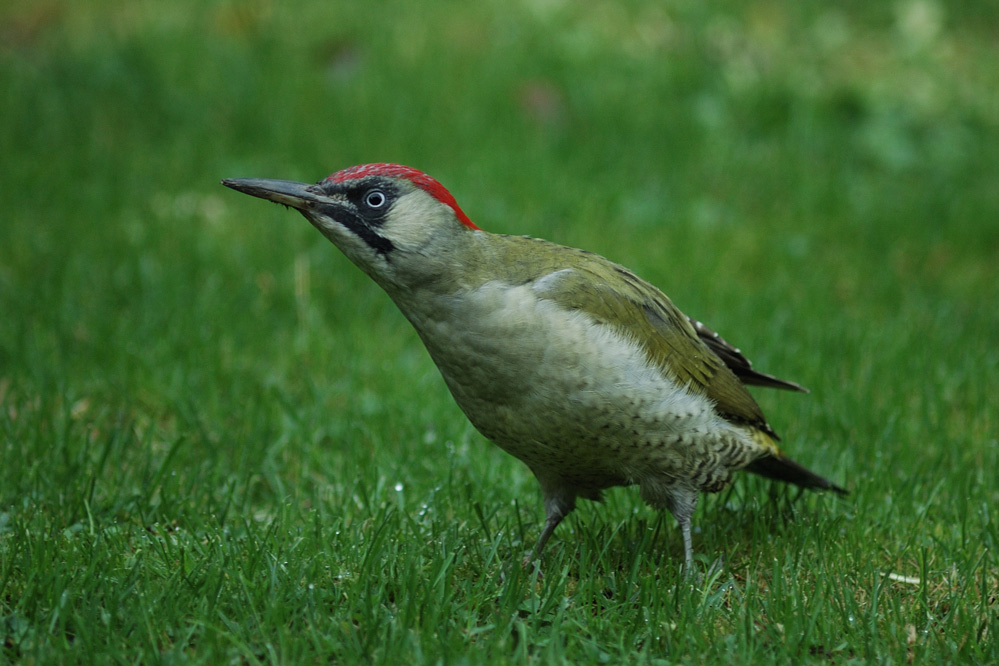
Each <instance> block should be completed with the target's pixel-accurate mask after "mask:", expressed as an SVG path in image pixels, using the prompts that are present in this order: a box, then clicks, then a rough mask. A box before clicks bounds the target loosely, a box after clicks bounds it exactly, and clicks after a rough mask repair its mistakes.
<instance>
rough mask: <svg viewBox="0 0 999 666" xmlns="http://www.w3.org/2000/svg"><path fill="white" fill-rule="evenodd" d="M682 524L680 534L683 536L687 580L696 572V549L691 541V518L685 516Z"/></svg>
mask: <svg viewBox="0 0 999 666" xmlns="http://www.w3.org/2000/svg"><path fill="white" fill-rule="evenodd" d="M677 521H678V522H679V523H680V533H681V534H683V575H684V576H686V577H687V578H690V576H691V575H692V574H693V572H694V547H693V545H692V544H691V540H690V516H685V517H684V518H683V519H682V520H681V519H680V518H679V517H678V518H677Z"/></svg>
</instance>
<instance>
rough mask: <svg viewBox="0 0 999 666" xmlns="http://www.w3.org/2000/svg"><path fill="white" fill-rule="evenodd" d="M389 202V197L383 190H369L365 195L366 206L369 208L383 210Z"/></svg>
mask: <svg viewBox="0 0 999 666" xmlns="http://www.w3.org/2000/svg"><path fill="white" fill-rule="evenodd" d="M387 201H388V197H387V196H385V193H384V192H382V191H381V190H369V191H368V193H367V194H365V195H364V204H365V205H366V206H367V207H368V208H381V207H382V206H384V205H385V203H386V202H387Z"/></svg>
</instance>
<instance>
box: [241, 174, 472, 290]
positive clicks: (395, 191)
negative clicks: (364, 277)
mask: <svg viewBox="0 0 999 666" xmlns="http://www.w3.org/2000/svg"><path fill="white" fill-rule="evenodd" d="M222 184H223V185H225V186H226V187H230V188H232V189H234V190H237V191H239V192H243V193H244V194H249V195H251V196H255V197H260V198H261V199H267V200H269V201H273V202H275V203H280V204H284V205H286V206H290V207H292V208H295V209H296V210H298V211H299V212H300V213H302V215H304V216H305V217H306V218H307V219H308V220H309V222H311V223H312V225H313V226H314V227H316V229H318V230H319V231H320V232H322V234H323V235H324V236H326V238H328V239H329V240H330V241H331V242H332V243H333V244H334V245H336V246H337V247H338V248H340V250H341V251H342V252H343V253H344V254H345V255H347V257H348V258H349V259H350V260H351V261H353V262H354V263H355V264H357V265H358V266H359V267H360V268H361V269H362V270H364V271H365V272H366V273H368V274H369V275H370V276H371V277H372V278H374V279H375V281H376V282H378V283H379V284H382V286H383V287H386V288H389V287H390V285H391V284H393V283H396V282H401V281H406V280H407V279H409V280H412V279H413V276H412V273H413V271H414V270H415V271H417V272H425V271H427V270H432V268H433V264H434V263H435V261H434V259H435V257H438V256H439V255H440V254H441V253H442V252H443V253H445V254H446V253H447V249H448V248H449V247H453V245H454V244H455V242H456V241H457V240H459V239H460V238H461V236H462V235H465V234H468V233H470V232H472V231H473V230H478V227H476V226H475V225H474V224H472V221H471V220H469V219H468V216H466V215H465V213H464V212H462V210H461V208H459V207H458V202H457V201H455V199H454V197H453V196H451V193H450V192H448V191H447V190H446V189H445V188H444V186H443V185H441V184H440V183H439V182H437V181H436V180H434V179H433V178H431V177H430V176H428V175H427V174H425V173H423V172H422V171H418V170H416V169H413V168H411V167H407V166H402V165H399V164H364V165H361V166H355V167H351V168H349V169H344V170H343V171H338V172H336V173H334V174H332V175H330V176H328V177H327V178H324V179H323V180H321V181H319V182H318V183H316V184H315V185H309V184H306V183H296V182H293V181H287V180H269V179H264V178H227V179H225V180H223V181H222ZM407 276H408V277H407Z"/></svg>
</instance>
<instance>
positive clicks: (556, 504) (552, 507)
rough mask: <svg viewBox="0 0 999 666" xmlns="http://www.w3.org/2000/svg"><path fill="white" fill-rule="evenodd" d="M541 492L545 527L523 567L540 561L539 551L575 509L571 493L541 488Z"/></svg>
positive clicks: (574, 497) (574, 498) (574, 501)
mask: <svg viewBox="0 0 999 666" xmlns="http://www.w3.org/2000/svg"><path fill="white" fill-rule="evenodd" d="M542 492H543V493H544V498H545V526H544V528H543V529H542V530H541V536H540V537H538V543H537V544H536V545H535V546H534V552H533V553H532V554H529V555H528V556H527V557H525V558H524V566H529V565H530V564H531V562H533V561H534V560H539V559H541V551H542V550H544V548H545V544H546V543H548V539H550V538H551V536H552V534H553V533H554V532H555V528H556V527H558V525H559V523H561V522H562V519H563V518H565V517H566V516H568V515H569V514H570V513H571V512H572V510H573V509H575V508H576V496H575V495H574V494H572V493H567V492H564V491H561V490H553V489H549V488H545V487H542Z"/></svg>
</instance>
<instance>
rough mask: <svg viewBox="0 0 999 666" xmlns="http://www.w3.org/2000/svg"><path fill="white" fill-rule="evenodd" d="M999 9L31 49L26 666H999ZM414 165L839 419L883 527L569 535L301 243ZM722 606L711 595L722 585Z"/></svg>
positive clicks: (537, 21) (837, 456)
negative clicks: (729, 345) (648, 298)
mask: <svg viewBox="0 0 999 666" xmlns="http://www.w3.org/2000/svg"><path fill="white" fill-rule="evenodd" d="M997 29H999V14H997V12H996V10H995V9H994V7H993V3H988V2H984V1H983V2H971V3H963V4H961V5H960V6H949V5H947V6H945V5H944V4H943V3H937V2H933V1H932V0H915V1H912V0H910V1H906V2H899V3H856V2H853V3H844V4H840V5H839V6H837V7H818V6H812V5H809V4H807V3H806V4H801V3H769V2H766V3H765V2H750V3H736V2H721V3H710V4H704V3H682V2H670V3H660V2H639V1H637V0H636V1H629V2H594V3H583V4H579V5H574V4H571V3H544V2H533V1H528V0H525V1H524V2H521V3H515V4H510V3H500V2H485V3H480V4H478V5H475V7H474V8H472V6H471V5H468V4H467V3H457V2H449V1H447V0H440V1H438V2H434V3H416V4H411V3H401V2H384V3H380V4H378V5H376V6H371V5H370V4H366V3H333V4H331V3H323V2H305V1H302V2H297V3H285V4H284V5H280V6H279V5H278V4H276V3H269V2H265V1H263V0H254V1H251V2H239V3H237V2H227V1H223V2H212V3H194V2H190V1H189V0H188V1H181V2H175V3H168V4H164V3H160V4H155V3H144V2H131V3H121V2H111V1H109V0H95V1H94V2H89V3H71V2H67V1H65V0H46V1H45V2H36V1H34V0H33V1H32V2H27V1H22V0H16V1H15V2H9V3H6V4H4V6H3V8H2V9H0V93H2V94H0V117H2V118H3V120H2V122H0V155H2V165H3V166H2V168H0V211H2V213H0V432H2V440H0V447H2V448H0V636H2V648H0V663H60V662H64V663H74V662H76V663H223V662H228V663H289V664H300V663H316V662H323V661H325V662H335V663H392V664H395V663H484V662H489V663H553V662H559V661H565V662H572V663H580V662H604V661H612V662H618V661H627V662H628V663H697V664H703V663H756V662H759V661H761V660H774V661H778V660H784V661H787V660H793V661H794V662H795V663H816V664H829V663H835V664H842V663H851V662H870V661H875V662H880V663H888V662H891V663H913V664H924V663H958V662H960V663H981V664H985V663H995V662H996V661H997V660H999V640H997V634H999V602H997V595H999V556H997V552H999V520H997V509H996V507H997V506H999V484H997V482H996V478H997V476H996V470H997V469H999V442H997V430H999V429H997V417H996V413H997V412H996V404H995V396H996V394H997V389H999V351H997V347H996V337H995V335H996V330H997V329H999V306H997V305H996V304H997V303H999V279H997V278H999V273H997V269H996V256H997V250H999V189H997V188H996V183H997V182H999V161H997V160H996V155H997V154H999V73H997V70H996V68H995V67H994V65H993V63H994V62H996V58H997V56H999V53H997V47H996V41H995V38H994V37H995V34H996V31H997ZM383 160H391V161H399V162H403V163H409V164H413V165H415V166H418V167H420V168H423V169H425V170H426V171H428V172H430V173H432V174H433V175H435V176H437V177H438V178H439V179H441V180H442V181H443V182H444V183H445V184H446V185H447V186H448V187H449V189H451V191H452V192H453V193H454V194H455V195H456V196H457V198H458V200H459V201H460V202H461V203H462V205H463V207H464V209H465V211H466V212H467V213H468V214H469V215H470V216H471V217H472V219H473V220H475V221H476V222H477V223H478V224H479V225H480V226H482V227H484V228H488V229H491V230H495V231H501V232H507V233H528V234H532V235H536V236H542V237H546V238H549V239H551V240H554V241H557V242H562V243H566V244H570V245H575V246H578V247H585V248H587V249H591V250H594V251H598V252H600V253H601V254H605V255H607V256H609V257H611V258H613V259H615V260H617V261H620V262H622V263H624V264H626V265H628V266H630V267H632V268H634V269H635V270H637V271H638V272H639V273H640V274H641V275H643V276H645V277H647V278H648V279H650V280H651V281H653V282H654V283H656V284H658V285H659V286H661V287H663V288H664V289H665V290H666V291H667V292H668V293H669V294H670V295H671V296H672V297H673V298H674V300H675V301H676V302H677V303H678V304H679V305H680V306H681V307H682V308H683V309H684V310H685V311H686V312H688V313H690V314H692V315H694V316H696V317H698V318H700V319H703V320H704V321H706V322H708V323H709V324H710V325H711V326H712V327H714V328H716V329H718V330H720V331H721V332H722V333H723V334H724V335H725V336H726V337H728V338H729V339H731V340H733V341H734V342H735V343H737V344H738V345H740V346H741V347H742V348H743V349H745V350H747V352H748V353H749V355H750V356H751V357H752V358H753V359H754V361H755V362H756V365H757V366H758V367H760V368H763V369H765V370H768V371H772V372H776V373H778V374H779V375H782V376H787V377H789V378H791V379H794V380H797V381H800V382H802V383H804V384H805V385H807V386H809V387H810V388H811V389H812V393H811V394H810V395H809V396H797V395H789V394H774V393H772V392H771V393H767V392H762V391H761V392H758V393H757V395H758V397H759V399H760V401H761V404H762V405H763V407H764V409H765V410H766V412H767V413H768V415H769V417H770V420H771V421H772V423H773V424H774V426H775V427H776V428H777V430H778V431H779V432H780V433H781V434H782V435H783V437H784V443H785V445H786V448H787V449H788V451H789V452H790V453H791V454H792V455H793V456H794V457H795V458H797V459H798V460H800V461H801V462H803V463H805V464H806V465H808V466H809V467H811V468H813V469H815V470H816V471H818V472H820V473H823V474H825V475H827V476H829V477H830V478H832V479H834V480H836V481H838V482H842V483H845V484H846V485H847V486H848V487H849V488H850V490H851V495H850V496H849V497H848V498H847V499H845V500H839V499H837V498H834V497H830V496H821V495H815V494H805V495H800V496H799V493H797V492H796V491H794V490H792V489H788V488H781V487H775V486H773V485H771V484H769V483H767V482H765V481H763V480H761V479H756V478H750V477H748V476H745V477H742V478H740V479H739V480H738V481H737V483H736V484H735V485H734V486H733V488H732V489H730V490H728V491H726V492H725V493H722V494H720V495H716V496H709V497H705V498H704V499H703V501H702V503H701V507H700V508H699V510H698V512H697V514H696V515H695V524H696V528H697V531H696V532H695V535H694V544H695V550H696V553H697V556H698V558H699V561H700V563H701V565H702V566H703V567H704V568H705V569H706V570H707V571H709V573H708V574H707V575H706V577H705V579H704V580H703V582H702V584H700V585H697V586H691V585H688V584H685V583H684V582H683V580H682V578H681V576H680V574H679V567H678V557H680V556H681V553H682V546H681V543H680V538H679V534H678V533H677V530H676V529H675V525H674V523H673V521H672V520H671V519H669V518H668V517H667V518H663V517H660V516H657V515H656V514H655V513H653V512H652V511H650V510H648V509H647V508H645V507H644V506H643V505H642V503H641V501H640V499H639V498H638V494H637V492H635V491H634V490H629V489H619V490H615V491H614V492H612V493H610V495H609V498H608V501H607V503H606V504H605V505H603V506H595V505H591V504H586V505H584V506H582V507H581V508H580V509H579V510H578V511H577V512H576V513H575V514H574V515H573V516H572V517H571V518H570V519H568V520H567V521H566V523H565V524H564V525H563V526H562V527H561V528H560V529H559V531H558V532H557V533H556V536H555V538H554V539H553V541H552V542H551V544H550V545H549V549H548V551H547V553H546V557H545V561H544V571H545V575H544V577H543V578H541V579H538V578H536V577H534V576H532V575H530V574H529V573H527V572H525V571H523V570H522V569H521V568H520V567H518V566H516V563H517V562H518V561H519V559H520V557H521V556H522V554H523V553H524V552H525V551H526V550H527V548H528V547H529V546H530V544H531V543H533V540H534V539H535V538H536V537H537V534H538V531H539V528H540V520H541V509H540V493H539V492H538V490H537V488H536V484H535V482H534V481H533V479H532V478H531V477H530V474H529V473H528V472H527V470H526V469H525V468H524V467H523V466H521V465H520V464H519V463H518V462H517V461H515V460H513V459H511V458H509V457H508V456H505V455H504V454H502V453H501V452H500V451H499V450H497V449H495V448H494V447H492V446H490V445H489V444H488V443H487V442H485V441H484V440H483V439H482V438H481V437H480V436H479V435H477V434H476V433H475V432H474V430H473V429H472V428H471V426H469V425H468V424H467V423H466V422H465V420H464V418H463V416H462V415H461V413H460V412H459V411H458V409H457V408H456V407H455V406H454V405H453V404H452V402H451V401H450V398H449V396H448V395H447V391H446V389H445V387H444V385H443V382H442V381H441V380H440V378H439V376H438V375H437V374H436V370H435V369H434V368H433V366H432V364H431V362H430V361H429V359H428V357H427V356H426V354H425V352H424V351H423V350H422V348H421V346H420V344H419V341H418V339H417V338H416V336H415V334H414V333H413V332H412V330H411V329H410V328H409V327H408V324H407V323H406V322H405V321H404V319H403V318H402V317H401V315H399V314H398V313H397V312H396V311H395V310H394V309H393V306H392V305H391V303H390V302H389V301H388V299H387V298H386V297H384V295H382V294H381V293H380V292H379V291H378V289H377V287H376V286H375V285H374V284H372V283H370V282H369V281H368V280H367V278H366V277H364V276H363V275H361V274H360V273H359V271H357V270H356V269H354V268H353V267H352V266H350V265H349V264H348V262H347V261H346V260H345V259H344V258H343V257H342V256H340V255H339V254H338V253H337V251H336V250H335V248H333V247H332V246H330V245H329V244H328V243H327V242H325V241H324V240H323V239H322V238H321V237H319V236H318V234H316V233H315V232H314V230H312V229H311V228H310V227H309V225H308V224H307V223H305V221H304V220H302V219H301V218H300V217H299V216H297V215H293V214H291V213H288V212H287V211H284V210H281V209H279V208H277V207H273V206H266V205H263V204H262V203H261V202H259V201H256V200H252V199H250V198H249V197H241V196H238V195H236V194H235V193H232V192H228V191H226V190H224V189H223V188H222V187H220V186H219V184H218V180H219V179H220V178H221V177H227V176H260V177H278V178H289V179H299V180H316V179H318V178H320V177H322V176H324V175H325V174H327V173H329V172H331V171H333V170H336V169H339V168H342V167H345V166H348V165H351V164H355V163H360V162H367V161H383ZM713 565H716V566H713Z"/></svg>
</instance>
